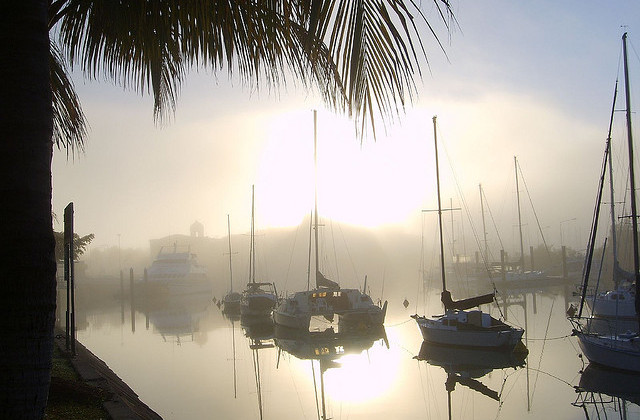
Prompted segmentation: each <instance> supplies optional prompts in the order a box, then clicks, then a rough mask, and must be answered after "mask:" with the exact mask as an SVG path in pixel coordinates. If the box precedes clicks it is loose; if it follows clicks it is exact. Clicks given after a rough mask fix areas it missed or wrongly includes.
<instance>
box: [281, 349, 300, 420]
mask: <svg viewBox="0 0 640 420" xmlns="http://www.w3.org/2000/svg"><path fill="white" fill-rule="evenodd" d="M285 353H286V352H285ZM276 369H278V366H277V365H276ZM289 378H290V379H291V383H292V384H293V388H294V389H295V390H296V397H298V404H299V405H300V411H302V416H303V417H304V418H305V419H306V418H307V415H306V414H305V412H304V405H303V404H302V398H300V390H299V389H298V384H297V383H296V379H295V377H294V376H293V374H292V372H291V365H290V364H289Z"/></svg>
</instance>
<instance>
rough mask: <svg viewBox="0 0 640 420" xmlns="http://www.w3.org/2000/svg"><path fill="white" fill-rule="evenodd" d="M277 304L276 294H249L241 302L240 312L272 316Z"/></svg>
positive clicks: (249, 314)
mask: <svg viewBox="0 0 640 420" xmlns="http://www.w3.org/2000/svg"><path fill="white" fill-rule="evenodd" d="M275 305H276V298H275V295H266V294H265V295H253V296H248V297H245V298H243V299H242V301H241V303H240V313H242V315H248V316H270V315H271V311H272V310H273V308H274V307H275Z"/></svg>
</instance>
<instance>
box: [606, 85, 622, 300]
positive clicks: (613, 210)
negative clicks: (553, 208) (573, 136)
mask: <svg viewBox="0 0 640 420" xmlns="http://www.w3.org/2000/svg"><path fill="white" fill-rule="evenodd" d="M617 97H618V81H617V80H616V87H615V89H614V91H613V105H612V106H611V118H610V119H609V132H608V134H607V149H608V150H609V152H608V153H609V197H610V201H611V243H612V245H613V281H614V283H615V285H616V288H617V287H618V282H619V281H618V274H617V273H618V267H619V266H620V264H619V262H618V245H617V244H618V240H617V234H616V204H615V197H614V194H613V158H612V157H611V130H612V128H613V114H614V113H615V108H616V98H617Z"/></svg>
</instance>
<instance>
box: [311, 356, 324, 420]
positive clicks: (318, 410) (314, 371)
mask: <svg viewBox="0 0 640 420" xmlns="http://www.w3.org/2000/svg"><path fill="white" fill-rule="evenodd" d="M318 363H319V362H318ZM320 369H322V368H320ZM311 372H313V392H314V393H315V396H316V414H317V415H318V420H320V405H319V404H318V385H317V382H316V370H315V368H314V367H313V359H311ZM320 374H321V375H322V372H320Z"/></svg>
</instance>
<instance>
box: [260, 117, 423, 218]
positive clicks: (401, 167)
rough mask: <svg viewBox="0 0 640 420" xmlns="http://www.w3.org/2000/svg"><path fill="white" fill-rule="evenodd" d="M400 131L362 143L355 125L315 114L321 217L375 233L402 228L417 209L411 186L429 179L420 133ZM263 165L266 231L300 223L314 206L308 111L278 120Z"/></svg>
mask: <svg viewBox="0 0 640 420" xmlns="http://www.w3.org/2000/svg"><path fill="white" fill-rule="evenodd" d="M397 131H398V134H397V136H395V137H383V138H381V139H379V140H378V141H375V142H374V141H373V140H371V139H368V140H366V141H365V142H364V143H363V144H362V145H361V144H360V142H359V141H358V140H357V139H356V138H355V132H354V127H353V125H352V122H350V121H348V120H346V119H339V118H338V117H335V116H333V115H332V114H329V113H327V112H319V113H318V152H317V153H318V171H317V172H318V212H319V214H320V216H322V217H327V218H331V219H332V220H336V221H339V222H344V223H349V224H353V225H359V226H366V227H375V226H379V225H383V224H393V223H402V222H403V221H405V220H406V219H407V218H408V217H410V216H413V215H415V213H416V212H418V211H419V209H420V208H421V205H422V200H423V197H424V194H425V191H422V188H416V180H421V179H424V178H425V177H426V176H429V175H430V174H427V173H426V169H425V165H424V161H425V159H426V158H427V157H428V156H429V154H430V153H431V150H430V149H428V146H429V145H428V144H427V142H426V140H425V138H424V135H421V134H419V133H418V132H416V131H411V130H409V129H404V130H402V131H401V130H400V129H398V130H397ZM260 162H261V164H260V168H259V170H258V175H257V178H258V180H257V185H256V194H260V197H262V199H261V200H260V201H261V202H262V203H263V204H262V206H261V210H260V212H261V219H262V220H263V222H264V223H265V224H266V225H267V226H286V225H295V224H297V223H299V222H300V220H301V219H302V218H303V217H304V216H305V215H308V214H309V212H310V211H311V210H312V208H313V200H314V196H313V194H314V160H313V112H312V111H311V110H305V111H295V112H289V113H286V114H282V115H281V116H280V117H279V118H275V119H274V123H273V125H272V127H271V131H270V135H269V140H268V142H267V145H266V146H265V148H264V149H263V150H262V152H261V159H260ZM420 184H423V183H422V182H421V183H420Z"/></svg>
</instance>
